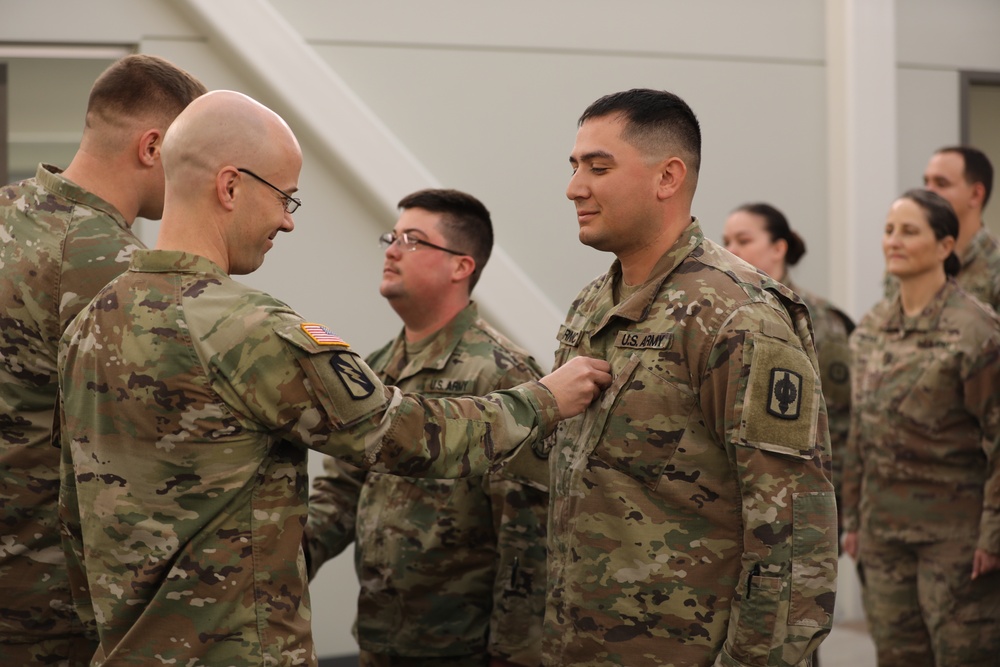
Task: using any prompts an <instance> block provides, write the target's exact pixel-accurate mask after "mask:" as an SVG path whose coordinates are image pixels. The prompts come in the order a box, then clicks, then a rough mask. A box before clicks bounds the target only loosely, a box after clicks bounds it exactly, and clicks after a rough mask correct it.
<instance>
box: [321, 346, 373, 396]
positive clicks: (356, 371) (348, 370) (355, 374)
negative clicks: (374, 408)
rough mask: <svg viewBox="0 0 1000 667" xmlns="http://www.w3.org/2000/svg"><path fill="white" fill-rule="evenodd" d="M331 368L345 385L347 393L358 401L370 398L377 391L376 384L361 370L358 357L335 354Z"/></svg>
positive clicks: (332, 356) (331, 358)
mask: <svg viewBox="0 0 1000 667" xmlns="http://www.w3.org/2000/svg"><path fill="white" fill-rule="evenodd" d="M330 367H331V368H332V369H333V370H334V372H335V373H336V374H337V377H338V378H340V381H341V382H343V383H344V388H345V389H347V393H348V394H349V395H350V397H351V398H353V399H354V400H356V401H360V400H362V399H365V398H368V397H369V396H371V395H372V393H373V392H374V391H375V383H374V382H372V381H371V379H370V378H369V377H368V375H367V374H366V373H365V372H364V371H363V370H362V369H361V365H360V364H359V363H358V357H356V356H355V355H353V354H334V355H331V357H330Z"/></svg>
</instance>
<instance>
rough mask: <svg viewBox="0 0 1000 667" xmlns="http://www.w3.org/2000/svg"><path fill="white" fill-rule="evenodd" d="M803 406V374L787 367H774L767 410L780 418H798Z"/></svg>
mask: <svg viewBox="0 0 1000 667" xmlns="http://www.w3.org/2000/svg"><path fill="white" fill-rule="evenodd" d="M801 408H802V376H801V375H799V374H798V373H796V372H795V371H790V370H788V369H785V368H772V369H771V384H770V390H769V391H768V393H767V411H768V412H769V413H771V414H772V415H774V416H775V417H777V418H779V419H798V418H799V411H800V410H801Z"/></svg>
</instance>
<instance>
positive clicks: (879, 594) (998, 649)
mask: <svg viewBox="0 0 1000 667" xmlns="http://www.w3.org/2000/svg"><path fill="white" fill-rule="evenodd" d="M975 548H976V539H975V536H971V537H967V538H964V539H959V540H945V541H934V542H905V541H897V540H880V539H868V540H865V539H862V541H861V542H860V543H859V558H858V561H859V563H860V567H861V571H862V572H863V573H864V578H865V585H864V587H863V588H862V589H861V592H862V599H863V601H864V607H865V614H866V616H867V618H868V619H869V629H870V631H871V633H872V638H873V639H874V641H875V648H876V654H877V657H878V665H879V667H924V666H926V667H996V665H997V664H998V662H1000V575H997V574H996V573H993V574H990V575H987V576H985V577H983V578H980V579H977V580H976V581H971V578H970V577H971V571H972V567H971V566H972V553H973V551H974V550H975ZM871 619H874V622H872V620H871Z"/></svg>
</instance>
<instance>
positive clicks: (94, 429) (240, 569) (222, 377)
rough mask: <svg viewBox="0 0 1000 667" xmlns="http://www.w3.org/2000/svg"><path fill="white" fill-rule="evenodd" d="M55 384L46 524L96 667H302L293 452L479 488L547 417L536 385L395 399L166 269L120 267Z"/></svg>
mask: <svg viewBox="0 0 1000 667" xmlns="http://www.w3.org/2000/svg"><path fill="white" fill-rule="evenodd" d="M59 369H60V385H59V386H60V391H61V421H62V444H63V446H62V455H63V460H62V473H63V476H62V486H61V488H60V500H59V502H60V518H61V519H62V524H63V530H64V539H65V540H66V543H67V552H68V556H67V558H68V561H69V562H68V564H69V573H70V579H71V583H72V590H73V595H74V599H75V601H76V603H77V605H78V607H79V609H80V614H81V617H82V618H83V619H84V620H85V621H86V622H89V623H92V624H93V625H94V626H95V627H96V630H97V632H98V635H99V637H100V646H99V648H98V650H97V653H96V654H95V658H94V660H95V663H96V664H102V665H104V667H114V666H118V665H149V664H182V665H185V667H198V666H205V667H218V666H221V665H315V664H316V657H315V655H314V654H315V651H314V647H313V642H312V635H311V630H310V620H311V614H310V611H309V598H308V590H307V576H306V564H305V556H304V552H303V549H302V543H303V527H304V525H305V522H306V503H307V495H308V477H307V468H306V453H307V450H306V447H311V448H313V449H316V450H318V451H320V452H323V453H327V454H331V455H339V456H343V457H345V458H347V459H348V460H350V461H351V462H352V463H354V464H356V465H361V466H365V467H369V468H371V469H372V470H376V471H378V472H389V471H390V470H393V471H398V472H401V473H405V474H407V475H410V476H424V475H441V476H452V477H457V476H463V475H482V474H483V473H485V471H486V470H487V468H488V467H489V466H490V465H491V461H492V459H494V458H496V457H498V456H500V455H502V454H503V453H504V452H505V451H507V450H510V449H512V448H513V447H514V446H515V445H516V444H517V443H520V442H522V441H525V440H533V439H535V438H536V437H539V436H541V435H545V434H546V433H548V432H549V431H551V430H552V428H553V427H554V422H555V419H556V416H557V413H558V410H557V407H556V404H555V399H554V397H553V396H552V394H551V393H550V392H549V391H548V390H547V389H546V388H545V387H543V386H542V385H541V384H539V383H537V382H533V383H531V384H528V385H522V386H520V387H518V388H515V389H513V390H507V391H504V392H499V393H493V394H490V395H489V396H487V397H484V398H463V399H437V400H431V399H425V398H422V397H420V396H413V395H406V396H404V395H403V394H402V393H401V392H400V391H399V390H397V389H395V388H391V387H386V386H384V385H383V384H382V383H381V382H380V381H379V379H378V378H377V377H376V376H375V375H374V373H373V372H372V371H371V370H370V369H369V368H368V367H367V366H366V365H365V364H364V362H363V361H362V360H361V359H360V358H359V357H358V356H357V355H355V354H354V353H353V352H351V351H350V350H349V349H348V347H347V346H346V344H345V343H343V341H341V340H340V339H339V338H337V337H336V335H335V334H333V333H332V332H331V331H329V330H328V329H326V328H325V327H322V326H320V325H313V324H310V323H306V322H303V321H302V318H301V317H299V316H298V315H297V314H296V313H294V312H293V311H292V310H290V309H289V308H288V307H287V306H285V305H284V304H282V303H280V302H278V301H276V300H275V299H274V298H272V297H270V296H268V295H267V294H265V293H263V292H259V291H257V290H254V289H251V288H249V287H246V286H243V285H241V284H239V283H237V282H235V281H233V280H231V279H230V278H229V277H228V276H227V275H226V274H225V273H224V272H223V271H222V270H221V269H220V268H219V267H217V266H216V265H215V264H213V263H212V262H210V261H209V260H207V259H205V258H203V257H198V256H196V255H192V254H188V253H183V252H176V251H150V250H142V251H138V252H136V253H135V255H134V256H133V258H132V263H131V268H130V270H129V271H127V272H126V273H125V274H123V275H122V276H120V277H119V278H118V279H116V280H114V281H113V282H111V283H110V284H109V285H108V286H107V287H106V288H105V289H104V290H102V291H101V292H100V293H99V294H98V295H97V296H96V297H95V299H94V300H93V301H92V302H91V304H90V305H89V306H88V307H87V308H86V309H84V310H83V311H82V312H81V314H80V316H79V317H78V318H77V319H76V320H74V322H73V323H72V324H71V325H70V326H69V328H68V329H67V331H66V334H65V336H64V338H63V340H62V343H61V347H60V358H59Z"/></svg>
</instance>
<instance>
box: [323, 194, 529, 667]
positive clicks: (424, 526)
mask: <svg viewBox="0 0 1000 667" xmlns="http://www.w3.org/2000/svg"><path fill="white" fill-rule="evenodd" d="M399 208H400V209H402V214H401V215H400V217H399V220H398V222H397V223H396V228H395V231H393V232H390V233H387V234H384V235H383V236H382V238H381V241H382V245H383V247H384V248H385V265H384V270H383V278H382V284H381V286H380V289H379V291H380V292H381V294H382V296H384V297H385V298H386V299H387V300H388V301H389V303H390V305H391V306H392V307H393V309H394V310H395V311H396V313H397V314H398V315H399V316H400V318H401V319H402V320H403V324H404V328H403V331H402V332H400V334H399V335H398V336H397V337H396V338H395V340H392V341H390V342H389V343H388V344H387V345H385V346H384V347H383V348H382V349H380V350H378V351H377V352H375V353H374V354H372V355H371V356H369V357H368V359H367V360H366V361H367V362H368V364H369V365H370V366H371V368H372V369H373V370H374V371H375V372H376V373H377V374H378V376H379V379H381V380H382V381H383V382H385V383H387V384H393V385H396V386H398V387H399V388H400V389H401V390H403V391H407V392H414V393H420V394H423V395H426V396H460V395H463V394H473V395H477V396H480V395H483V394H486V393H489V392H491V391H496V390H498V389H508V388H510V387H514V386H516V385H518V384H521V383H523V382H527V381H529V380H532V379H537V378H539V377H541V375H542V373H541V371H540V369H539V368H538V365H537V364H536V363H535V360H534V359H532V358H531V357H530V356H529V355H528V353H527V352H525V351H524V350H522V349H521V348H519V347H517V346H516V345H514V343H512V342H511V341H510V340H508V339H507V338H506V337H504V336H503V335H502V334H500V333H499V332H498V331H496V330H495V329H494V328H493V327H491V326H490V325H489V324H487V323H486V322H485V321H483V320H482V319H481V318H480V317H479V316H478V310H477V307H476V304H475V303H473V302H471V301H470V297H469V294H470V292H471V290H472V288H473V287H474V286H475V284H476V281H477V280H478V278H479V275H480V273H481V271H482V269H483V267H484V266H485V265H486V261H487V259H488V258H489V254H490V250H491V249H492V245H493V228H492V224H491V222H490V216H489V212H488V211H487V210H486V207H485V206H483V205H482V203H481V202H480V201H479V200H478V199H475V198H474V197H472V196H470V195H467V194H465V193H462V192H457V191H454V190H422V191H419V192H416V193H413V194H411V195H408V196H407V197H404V198H403V200H402V201H400V202H399ZM456 248H457V249H458V250H455V249H456ZM522 451H523V455H524V456H527V457H529V459H535V458H536V457H535V455H534V453H533V450H532V449H531V448H528V447H525V448H523V449H522ZM519 463H520V461H517V462H516V463H515V464H514V465H507V466H505V467H504V468H502V469H501V470H499V471H498V472H496V473H494V474H491V475H486V476H484V477H470V478H465V479H461V480H428V479H424V480H422V479H411V478H405V477H397V476H395V475H385V474H379V473H366V472H365V471H359V470H357V469H356V468H353V467H351V466H349V464H347V463H344V462H342V461H339V460H337V459H333V458H328V459H326V461H325V462H324V467H325V470H326V475H325V476H323V477H320V478H319V479H317V480H316V481H315V482H314V484H313V493H312V496H311V497H310V499H309V524H308V526H307V533H308V534H309V535H310V538H311V539H310V545H311V547H310V551H311V555H312V560H311V567H312V568H313V569H315V568H318V567H319V565H320V564H321V563H322V562H323V561H325V560H327V559H328V558H330V557H332V556H334V555H336V554H337V553H339V552H340V551H341V550H343V549H344V547H346V546H347V544H348V543H349V542H350V541H351V540H352V539H356V546H355V562H356V565H357V571H358V579H359V581H360V583H361V596H360V599H359V601H358V618H357V622H356V624H355V635H356V636H357V639H358V643H359V644H360V646H361V664H362V665H371V666H373V667H374V666H376V665H410V666H422V665H428V666H430V665H434V666H435V667H443V666H445V665H451V666H454V667H466V666H468V667H480V666H483V665H487V664H491V655H492V664H493V665H495V666H500V665H510V664H519V665H538V664H539V662H540V660H541V657H540V651H541V634H542V617H543V614H544V609H545V521H546V510H547V507H548V493H547V491H548V489H547V485H546V483H545V482H546V478H545V472H546V471H547V467H546V463H545V462H544V460H543V459H536V461H535V462H534V463H533V462H532V461H531V460H528V461H526V462H525V463H527V467H525V466H520V465H518V464H519ZM532 470H535V471H536V472H537V473H538V474H534V475H532V474H531V471H532ZM355 510H356V512H355ZM355 514H356V516H357V526H356V536H355Z"/></svg>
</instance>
